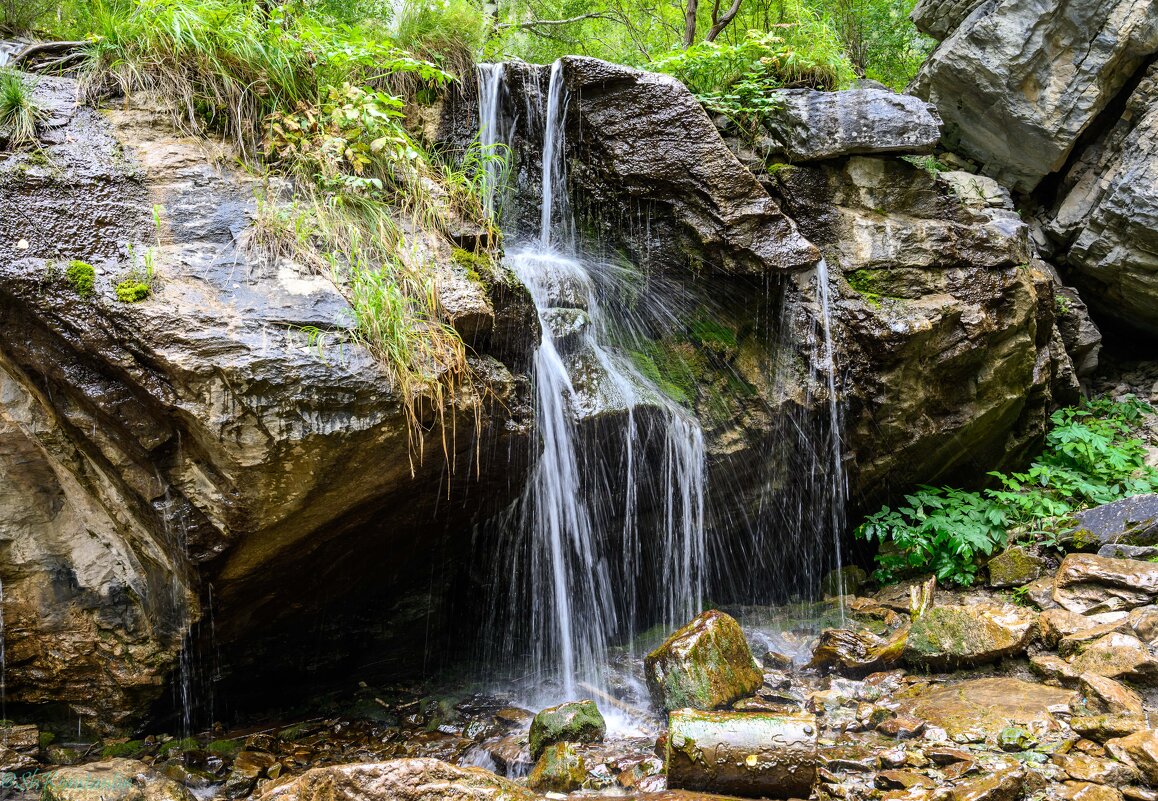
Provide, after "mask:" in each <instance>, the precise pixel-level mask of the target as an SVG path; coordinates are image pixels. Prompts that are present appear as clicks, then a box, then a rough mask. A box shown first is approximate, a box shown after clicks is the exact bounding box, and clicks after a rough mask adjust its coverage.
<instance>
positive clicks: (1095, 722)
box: [1070, 715, 1148, 743]
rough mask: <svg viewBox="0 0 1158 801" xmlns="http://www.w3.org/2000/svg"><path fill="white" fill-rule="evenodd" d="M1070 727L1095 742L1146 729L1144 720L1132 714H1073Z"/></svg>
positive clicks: (1103, 741)
mask: <svg viewBox="0 0 1158 801" xmlns="http://www.w3.org/2000/svg"><path fill="white" fill-rule="evenodd" d="M1070 728H1071V729H1073V730H1074V731H1075V732H1077V733H1078V734H1080V735H1081V736H1082V737H1086V738H1088V739H1090V740H1093V741H1094V742H1097V743H1106V742H1109V741H1110V740H1114V739H1117V738H1121V737H1129V736H1130V735H1133V734H1137V733H1138V732H1140V731H1146V730H1147V729H1148V727H1147V726H1146V721H1145V720H1143V719H1141V718H1137V717H1134V716H1133V715H1075V716H1074V717H1072V718H1070Z"/></svg>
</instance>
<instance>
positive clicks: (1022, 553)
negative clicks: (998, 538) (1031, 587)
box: [988, 545, 1045, 589]
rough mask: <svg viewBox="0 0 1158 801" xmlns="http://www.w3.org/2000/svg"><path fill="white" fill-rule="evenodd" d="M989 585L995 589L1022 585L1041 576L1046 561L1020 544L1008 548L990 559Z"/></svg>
mask: <svg viewBox="0 0 1158 801" xmlns="http://www.w3.org/2000/svg"><path fill="white" fill-rule="evenodd" d="M988 568H989V586H990V587H993V588H994V589H1005V588H1008V587H1021V586H1024V585H1026V584H1028V583H1029V582H1031V581H1036V580H1037V579H1039V578H1040V577H1041V572H1042V570H1044V569H1045V561H1044V560H1043V559H1040V558H1039V557H1036V556H1034V555H1033V554H1031V553H1030V552H1029V551H1027V550H1025V548H1022V547H1021V546H1020V545H1014V546H1012V547H1010V548H1006V549H1005V550H1004V551H1002V552H1001V553H999V554H997V556H994V557H993V558H992V559H990V560H989V564H988Z"/></svg>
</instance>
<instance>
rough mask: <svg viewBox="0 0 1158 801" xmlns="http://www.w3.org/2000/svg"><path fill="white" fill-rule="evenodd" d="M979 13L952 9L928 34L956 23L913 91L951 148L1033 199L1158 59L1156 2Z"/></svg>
mask: <svg viewBox="0 0 1158 801" xmlns="http://www.w3.org/2000/svg"><path fill="white" fill-rule="evenodd" d="M923 5H924V6H925V8H929V7H930V6H932V7H934V8H937V9H943V8H945V6H946V5H947V4H946V3H925V4H923ZM976 5H977V7H976V8H975V9H973V10H972V12H971V13H968V14H967V15H962V14H961V12H962V11H964V10H965V9H967V8H968V6H969V4H968V3H964V2H959V3H954V4H952V6H953V8H954V10H955V13H953V12H951V13H948V14H944V15H943V16H942V19H943V20H944V22H936V23H932V24H929V25H926V30H936V31H945V30H947V29H948V28H949V23H950V22H953V21H957V20H959V23H958V25H957V27H956V28H955V29H954V30H953V31H952V33H950V34H948V36H947V38H945V40H944V41H942V42H941V44H940V46H939V47H938V48H937V49H936V50H935V51H934V52H933V54H932V55H931V56H930V57H929V59H928V61H926V63H925V64H924V66H923V67H922V68H921V71H920V73H919V74H918V76H917V79H916V81H915V89H914V91H915V93H916V94H917V95H918V96H920V97H923V98H925V99H926V100H929V101H930V102H932V103H934V104H935V105H936V106H937V108H938V110H939V111H940V114H941V117H942V118H943V119H944V121H945V127H944V139H945V142H946V143H947V145H948V146H949V147H950V148H951V149H954V150H957V151H959V152H961V153H962V154H964V155H966V156H968V157H969V158H972V159H975V160H977V161H978V162H980V163H981V164H982V165H983V166H984V169H985V171H986V173H987V174H989V175H992V176H994V177H996V178H998V179H999V180H1000V181H1002V182H1003V183H1005V184H1006V185H1007V186H1011V187H1013V188H1015V189H1017V190H1020V191H1023V192H1028V191H1030V190H1032V189H1034V188H1035V187H1036V186H1037V185H1038V183H1039V182H1040V181H1041V180H1042V178H1044V177H1045V176H1046V175H1048V174H1049V173H1051V172H1054V171H1055V170H1058V169H1060V168H1061V167H1062V166H1063V165H1064V164H1065V161H1066V158H1067V157H1068V156H1069V154H1070V152H1071V151H1072V149H1073V147H1074V144H1075V143H1076V142H1077V140H1078V137H1080V136H1081V135H1082V133H1083V132H1084V131H1085V130H1086V129H1087V128H1088V127H1089V126H1090V125H1091V123H1092V122H1093V121H1094V120H1095V118H1096V117H1097V116H1098V115H1099V114H1100V113H1101V112H1102V111H1103V110H1104V109H1105V108H1106V107H1107V105H1108V104H1109V103H1110V102H1111V101H1112V100H1113V98H1114V96H1115V95H1116V94H1117V93H1118V92H1119V91H1120V90H1121V89H1122V88H1123V87H1124V86H1126V85H1127V84H1128V83H1129V82H1130V80H1131V78H1132V77H1133V76H1134V74H1135V72H1136V71H1137V70H1138V69H1139V68H1140V67H1141V66H1142V65H1143V64H1144V63H1145V62H1146V60H1147V59H1148V58H1149V57H1150V56H1151V55H1153V54H1154V53H1155V52H1158V9H1156V7H1155V4H1154V1H1153V0H1142V2H1138V0H1108V1H1107V2H1089V0H1062V1H1061V2H1058V3H1050V4H1044V5H1043V4H1042V3H1039V2H1034V0H990V2H985V3H980V4H976ZM936 16H938V15H937V14H929V13H928V12H918V13H917V19H918V20H920V19H927V18H930V17H934V18H935V17H936Z"/></svg>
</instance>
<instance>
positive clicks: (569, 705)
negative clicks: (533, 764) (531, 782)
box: [528, 700, 607, 760]
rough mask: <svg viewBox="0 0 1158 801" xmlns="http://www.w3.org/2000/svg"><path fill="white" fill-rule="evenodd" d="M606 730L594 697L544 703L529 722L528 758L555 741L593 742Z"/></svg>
mask: <svg viewBox="0 0 1158 801" xmlns="http://www.w3.org/2000/svg"><path fill="white" fill-rule="evenodd" d="M606 733H607V723H606V722H605V721H604V720H603V715H602V714H600V712H599V707H598V706H596V705H595V702H594V701H591V700H586V701H568V702H566V703H563V704H559V705H558V706H552V707H548V708H547V709H544V710H543V711H542V712H540V713H539V714H537V715H535V719H534V720H533V721H532V722H531V731H530V734H529V735H528V743H529V745H530V748H531V758H532V759H536V760H537V759H538V758H539V756H540V755H541V754H542V753H543V751H544V750H545V749H546V747H547V746H549V745H553V744H555V743H562V742H570V743H597V742H600V741H601V740H602V739H603V735H605V734H606Z"/></svg>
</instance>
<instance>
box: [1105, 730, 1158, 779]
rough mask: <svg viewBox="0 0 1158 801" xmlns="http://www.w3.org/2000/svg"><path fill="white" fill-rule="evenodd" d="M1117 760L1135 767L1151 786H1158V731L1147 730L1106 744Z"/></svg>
mask: <svg viewBox="0 0 1158 801" xmlns="http://www.w3.org/2000/svg"><path fill="white" fill-rule="evenodd" d="M1106 750H1107V751H1109V752H1110V753H1111V754H1112V755H1113V756H1114V757H1115V758H1117V759H1119V760H1121V761H1122V762H1125V763H1126V764H1127V765H1133V766H1134V767H1135V768H1137V769H1138V772H1139V773H1141V774H1142V778H1144V779H1145V780H1146V783H1147V784H1149V785H1158V731H1155V730H1154V729H1146V730H1145V731H1140V732H1137V733H1136V734H1131V735H1129V736H1127V737H1122V738H1120V739H1116V740H1110V741H1109V742H1108V743H1106Z"/></svg>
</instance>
